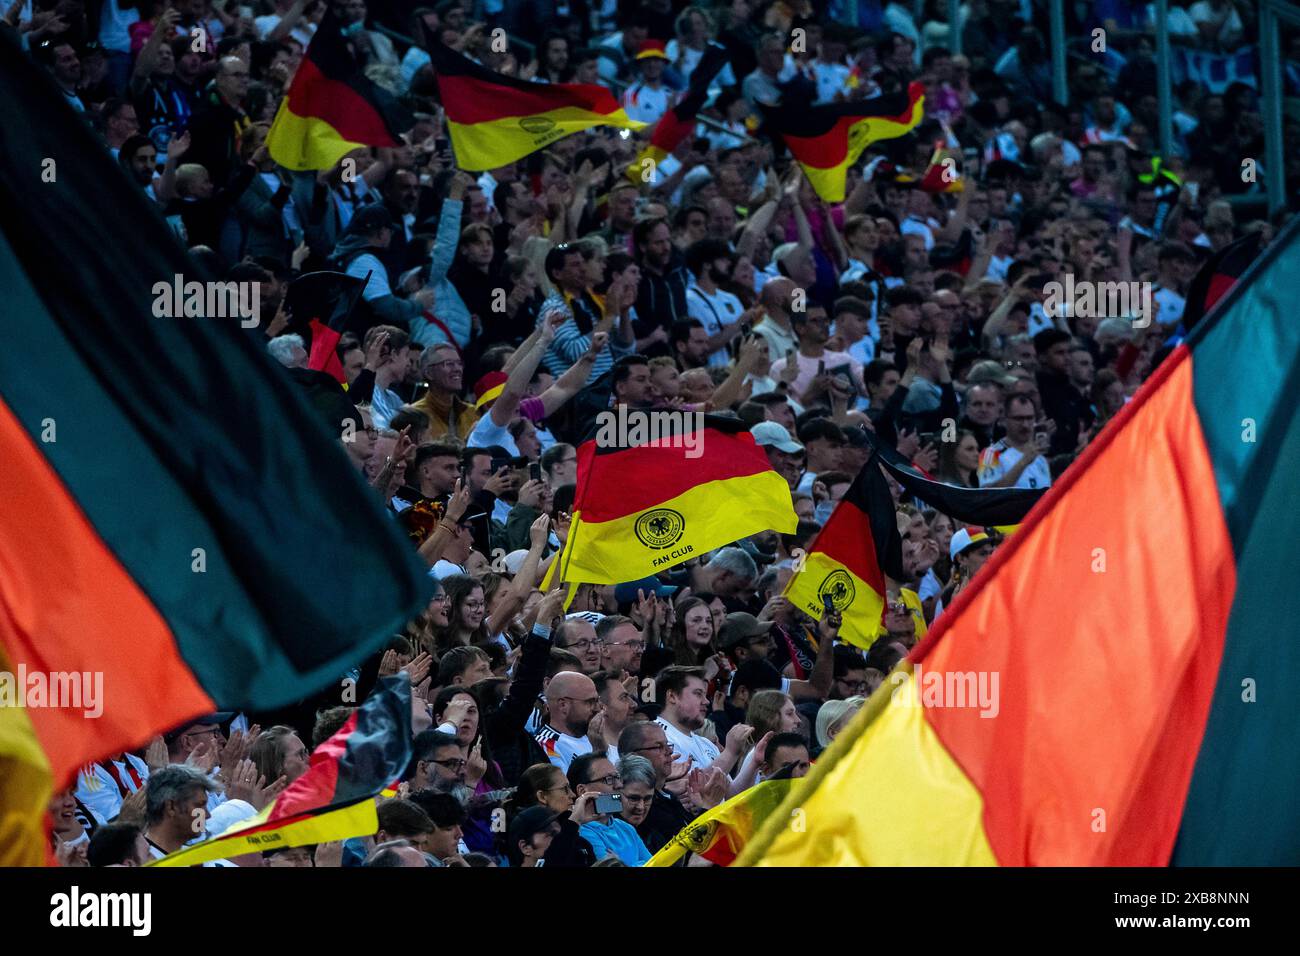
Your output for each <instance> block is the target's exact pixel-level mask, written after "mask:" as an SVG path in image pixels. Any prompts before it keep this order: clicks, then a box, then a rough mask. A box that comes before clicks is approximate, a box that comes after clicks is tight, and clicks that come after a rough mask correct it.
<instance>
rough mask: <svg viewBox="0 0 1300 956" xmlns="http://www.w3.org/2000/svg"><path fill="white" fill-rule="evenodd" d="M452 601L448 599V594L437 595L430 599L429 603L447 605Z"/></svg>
mask: <svg viewBox="0 0 1300 956" xmlns="http://www.w3.org/2000/svg"><path fill="white" fill-rule="evenodd" d="M450 600H451V598H449V597H447V595H446V594H435V595H434V596H433V597H431V598H429V603H430V604H446V603H447V602H448V601H450Z"/></svg>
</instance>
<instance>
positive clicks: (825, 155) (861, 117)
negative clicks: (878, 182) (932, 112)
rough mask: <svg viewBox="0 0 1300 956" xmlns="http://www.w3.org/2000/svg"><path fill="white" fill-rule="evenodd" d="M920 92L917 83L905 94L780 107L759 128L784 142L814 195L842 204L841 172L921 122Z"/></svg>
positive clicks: (922, 99) (769, 112)
mask: <svg viewBox="0 0 1300 956" xmlns="http://www.w3.org/2000/svg"><path fill="white" fill-rule="evenodd" d="M924 90H925V88H924V87H923V86H922V85H921V84H920V83H912V84H911V85H909V86H908V88H907V90H906V92H903V91H899V92H897V93H887V94H885V95H884V96H877V97H875V98H874V99H870V100H860V101H857V102H852V103H833V104H830V105H827V106H808V105H807V104H802V103H790V104H782V105H781V106H779V107H776V108H774V109H773V108H769V109H766V110H764V114H765V121H764V127H765V129H766V131H767V133H768V134H769V135H770V136H772V137H773V138H774V139H777V140H778V141H780V142H784V143H785V146H786V148H787V149H789V150H790V153H791V155H793V156H794V158H795V159H796V160H797V161H798V163H799V165H800V166H802V167H803V171H804V175H805V176H807V177H808V181H809V182H810V183H812V186H813V189H815V190H816V191H817V195H818V196H820V197H821V198H822V199H824V200H826V201H827V202H842V201H843V200H844V189H845V181H846V179H845V176H846V173H847V172H848V168H849V167H850V166H852V165H853V164H854V163H855V162H857V159H858V157H859V156H861V155H862V151H863V150H864V149H866V148H867V147H868V146H870V145H871V144H872V143H877V142H880V141H881V140H884V139H896V138H897V137H899V136H902V135H904V134H906V133H908V132H910V131H911V130H912V129H915V128H916V125H917V124H918V123H920V122H921V118H922V117H923V116H924V115H925V94H924Z"/></svg>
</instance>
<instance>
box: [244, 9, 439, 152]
mask: <svg viewBox="0 0 1300 956" xmlns="http://www.w3.org/2000/svg"><path fill="white" fill-rule="evenodd" d="M413 122H414V118H413V117H412V116H411V115H410V114H409V113H407V111H406V110H405V109H403V108H402V107H401V106H400V105H399V104H398V102H397V100H396V99H395V98H394V97H393V96H392V94H390V93H388V92H387V91H386V90H384V89H383V88H382V87H379V86H376V85H375V84H374V83H372V82H371V81H370V80H368V79H367V78H366V76H365V74H364V73H363V72H362V64H361V63H360V62H359V61H358V60H357V56H356V54H355V53H354V52H353V50H352V46H351V43H350V42H349V41H348V39H347V37H345V36H344V35H343V32H342V29H341V26H340V24H339V21H338V19H337V18H336V17H335V16H334V12H333V9H332V8H331V9H330V10H329V12H327V13H326V14H325V19H323V20H322V21H321V23H320V26H319V27H318V28H317V30H316V35H315V36H314V37H313V38H312V41H311V44H310V45H309V46H308V47H307V55H306V56H304V57H303V60H302V64H301V65H300V66H299V67H298V72H297V73H295V74H294V77H293V82H292V83H291V84H290V85H289V91H288V93H287V94H285V97H284V99H283V100H282V101H281V102H280V109H279V110H278V111H277V112H276V114H275V121H274V122H273V123H272V124H271V130H270V132H269V133H267V136H266V148H267V149H268V150H270V152H271V158H272V159H274V160H275V161H276V162H277V163H279V164H280V165H281V166H284V167H285V168H286V169H296V170H305V169H330V168H332V167H333V166H334V164H335V163H337V162H338V161H339V160H340V159H342V158H343V157H344V156H346V155H347V154H348V153H350V152H352V151H353V150H354V149H357V148H358V147H361V146H400V145H401V142H402V141H401V139H400V138H399V137H400V135H401V134H402V133H404V132H406V130H408V129H410V128H411V125H412V124H413Z"/></svg>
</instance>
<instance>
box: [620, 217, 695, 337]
mask: <svg viewBox="0 0 1300 956" xmlns="http://www.w3.org/2000/svg"><path fill="white" fill-rule="evenodd" d="M632 254H633V255H634V256H635V257H636V261H637V265H639V266H640V267H641V283H640V285H639V286H638V287H637V297H636V322H635V324H634V326H633V328H634V329H635V330H636V337H637V339H638V340H643V339H646V338H647V337H649V336H650V334H651V333H652V332H654V331H655V329H659V330H661V331H660V333H659V334H660V336H662V338H661V340H660V341H661V342H666V341H667V339H668V330H669V329H670V328H672V325H673V323H674V322H676V321H678V320H679V319H685V318H687V317H688V316H687V310H686V288H687V286H688V285H689V284H690V280H691V275H690V272H689V271H687V269H686V265H685V261H684V260H683V258H682V254H681V253H680V252H678V251H677V247H676V246H674V245H673V240H672V230H671V229H669V227H668V223H667V222H666V221H665V220H663V219H643V220H642V221H641V222H638V223H637V224H636V225H635V226H634V227H633V229H632ZM641 351H642V354H644V355H646V356H653V355H662V354H664V353H665V352H666V351H667V349H666V348H664V347H663V346H662V345H658V344H656V345H650V346H649V347H647V348H644V349H642V350H641Z"/></svg>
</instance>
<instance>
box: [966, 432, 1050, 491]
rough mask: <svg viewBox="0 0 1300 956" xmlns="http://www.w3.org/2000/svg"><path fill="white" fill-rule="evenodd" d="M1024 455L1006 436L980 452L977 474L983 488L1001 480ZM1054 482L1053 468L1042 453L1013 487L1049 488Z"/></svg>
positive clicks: (1023, 472) (1022, 473) (1021, 474)
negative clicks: (1013, 446)
mask: <svg viewBox="0 0 1300 956" xmlns="http://www.w3.org/2000/svg"><path fill="white" fill-rule="evenodd" d="M1023 457H1024V453H1023V452H1020V451H1017V450H1016V449H1014V448H1012V447H1011V446H1010V445H1008V444H1007V440H1006V439H1005V438H1003V439H1001V440H1000V441H995V442H994V443H993V444H992V445H989V447H988V448H985V449H984V451H983V452H981V453H980V464H979V470H978V471H977V474H978V476H979V483H980V487H981V488H987V487H988V486H989V485H991V484H993V483H994V482H996V481H999V480H1001V478H1002V476H1003V475H1005V474H1006V473H1007V472H1008V471H1010V470H1011V469H1012V468H1014V467H1015V465H1016V462H1018V461H1020V459H1021V458H1023ZM1051 484H1052V469H1051V467H1050V466H1049V465H1048V464H1047V459H1046V458H1045V457H1043V456H1042V455H1039V456H1038V458H1036V459H1035V460H1034V463H1033V464H1032V465H1030V466H1029V467H1028V468H1026V469H1025V470H1024V471H1022V472H1021V473H1020V477H1019V478H1018V479H1016V483H1015V484H1014V485H1012V486H1011V487H1013V488H1047V487H1050V486H1051Z"/></svg>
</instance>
